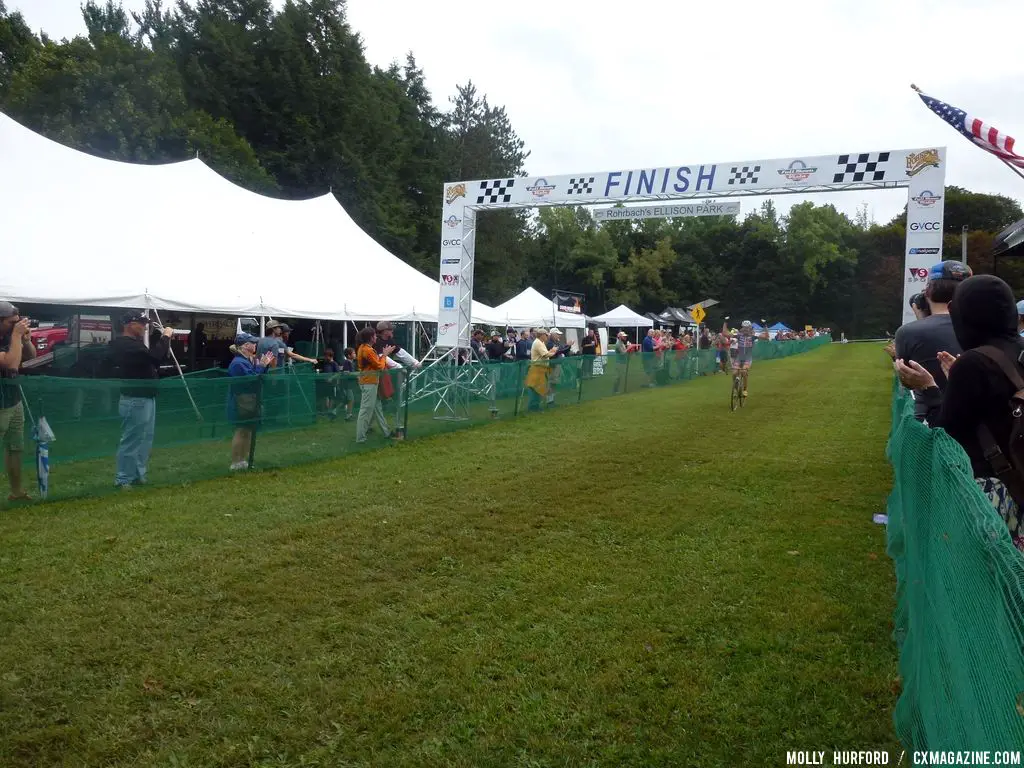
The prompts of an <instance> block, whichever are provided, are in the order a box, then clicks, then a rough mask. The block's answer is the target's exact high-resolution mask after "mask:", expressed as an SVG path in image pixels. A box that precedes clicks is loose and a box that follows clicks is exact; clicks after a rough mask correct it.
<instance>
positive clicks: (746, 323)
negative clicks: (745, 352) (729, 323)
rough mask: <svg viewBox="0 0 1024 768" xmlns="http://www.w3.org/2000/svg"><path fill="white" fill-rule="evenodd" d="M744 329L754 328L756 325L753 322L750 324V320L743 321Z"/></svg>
mask: <svg viewBox="0 0 1024 768" xmlns="http://www.w3.org/2000/svg"><path fill="white" fill-rule="evenodd" d="M743 327H744V328H753V327H754V324H753V323H752V322H750V321H749V320H744V321H743Z"/></svg>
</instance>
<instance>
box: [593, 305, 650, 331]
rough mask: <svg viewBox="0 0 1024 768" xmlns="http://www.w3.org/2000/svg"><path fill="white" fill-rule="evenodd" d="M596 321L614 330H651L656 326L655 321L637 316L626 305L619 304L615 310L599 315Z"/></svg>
mask: <svg viewBox="0 0 1024 768" xmlns="http://www.w3.org/2000/svg"><path fill="white" fill-rule="evenodd" d="M594 319H595V320H600V321H601V322H603V323H604V324H605V325H608V326H611V327H612V328H650V327H652V326H653V325H654V321H653V320H651V319H650V318H647V317H644V316H643V315H639V314H637V313H636V312H634V311H633V310H632V309H630V308H629V307H627V306H626V305H625V304H619V306H617V307H615V309H612V310H610V311H608V312H605V313H604V314H603V315H597V316H596V317H595V318H594Z"/></svg>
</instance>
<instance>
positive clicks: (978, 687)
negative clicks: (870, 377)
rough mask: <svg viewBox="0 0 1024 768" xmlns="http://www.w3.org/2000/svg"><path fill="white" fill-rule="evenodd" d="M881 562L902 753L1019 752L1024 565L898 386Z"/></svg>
mask: <svg viewBox="0 0 1024 768" xmlns="http://www.w3.org/2000/svg"><path fill="white" fill-rule="evenodd" d="M887 453H888V456H889V460H890V461H891V462H892V466H893V470H894V474H895V478H894V485H893V490H892V494H891V496H890V498H889V510H888V512H889V524H888V552H889V555H890V557H892V559H893V561H894V563H895V566H896V579H897V588H896V595H897V606H896V614H895V617H894V626H895V630H894V637H895V640H896V643H897V646H898V648H899V668H900V675H901V677H902V688H903V689H902V693H901V695H900V697H899V700H898V702H897V704H896V709H895V712H894V715H893V720H894V723H895V727H896V734H897V736H898V737H899V739H900V741H901V742H902V744H903V745H904V747H905V748H906V749H908V750H941V751H945V750H1010V749H1014V750H1019V749H1020V748H1021V747H1022V746H1024V557H1022V556H1021V554H1020V553H1019V552H1018V551H1017V550H1016V549H1015V548H1014V546H1013V544H1012V543H1011V541H1010V536H1009V533H1008V531H1007V527H1006V524H1005V523H1004V522H1003V520H1002V519H1001V518H1000V517H999V515H998V514H997V513H996V512H995V510H994V509H993V508H992V507H991V506H990V505H989V503H988V500H987V499H986V497H985V496H983V495H982V493H981V491H980V490H979V489H978V487H977V485H975V483H974V480H973V475H972V472H971V466H970V462H969V460H968V458H967V455H966V454H965V453H964V452H963V450H962V449H961V448H960V446H959V444H958V443H956V442H955V441H954V440H953V439H952V438H951V437H949V435H947V434H946V433H945V431H944V430H940V429H935V430H932V429H929V428H928V427H926V426H925V425H923V424H921V423H920V422H918V421H917V420H916V419H915V418H914V408H913V401H912V400H911V398H910V395H909V393H908V392H906V391H905V390H903V389H902V388H901V387H899V386H898V385H897V386H896V393H895V395H894V398H893V411H892V432H891V434H890V436H889V444H888V450H887Z"/></svg>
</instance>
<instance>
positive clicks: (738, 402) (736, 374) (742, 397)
mask: <svg viewBox="0 0 1024 768" xmlns="http://www.w3.org/2000/svg"><path fill="white" fill-rule="evenodd" d="M746 399H747V393H746V392H744V391H743V371H742V370H739V371H733V374H732V392H731V394H730V396H729V410H731V411H735V410H736V409H737V408H742V407H743V403H744V402H745V401H746Z"/></svg>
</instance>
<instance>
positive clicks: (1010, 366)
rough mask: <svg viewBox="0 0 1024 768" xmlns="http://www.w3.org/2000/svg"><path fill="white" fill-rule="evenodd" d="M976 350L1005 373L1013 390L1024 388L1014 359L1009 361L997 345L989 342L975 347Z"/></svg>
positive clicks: (1023, 380)
mask: <svg viewBox="0 0 1024 768" xmlns="http://www.w3.org/2000/svg"><path fill="white" fill-rule="evenodd" d="M976 351H978V352H980V353H981V354H983V355H984V356H985V357H987V358H988V359H989V360H991V361H992V362H993V363H995V364H996V365H998V366H999V368H1000V370H1002V372H1003V375H1005V376H1006V378H1008V379H1009V380H1010V383H1011V384H1013V386H1014V389H1015V391H1017V392H1020V391H1021V390H1022V389H1024V379H1021V376H1020V369H1019V368H1018V367H1017V365H1016V364H1015V361H1011V360H1010V358H1008V357H1007V356H1006V354H1005V353H1004V352H1003V350H1001V349H999V348H998V347H993V346H991V345H990V344H986V345H985V346H983V347H977V348H976Z"/></svg>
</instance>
